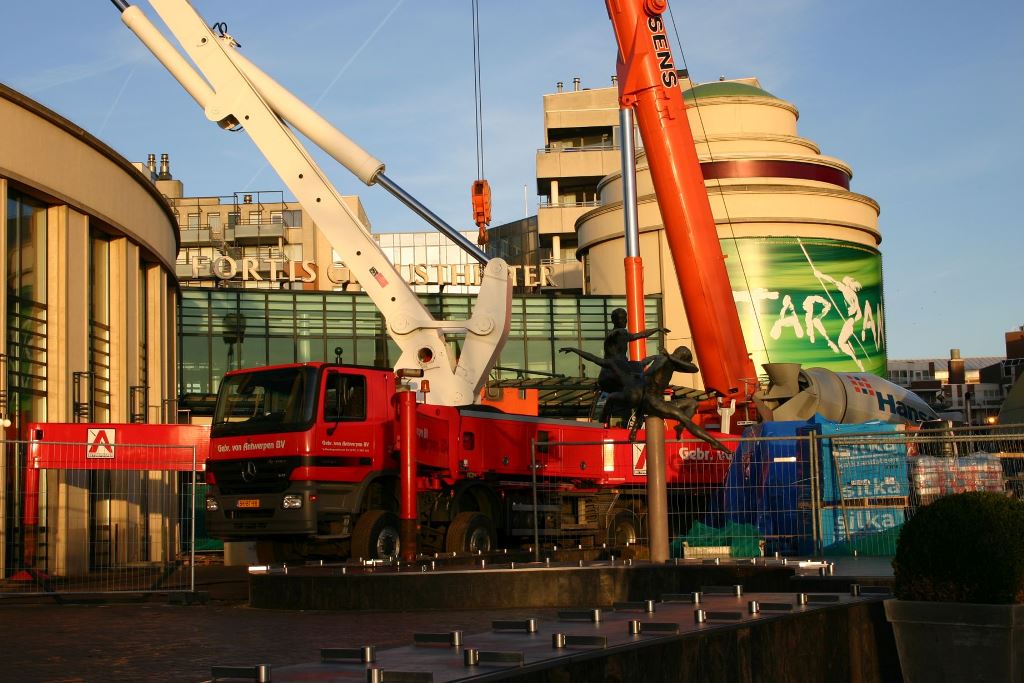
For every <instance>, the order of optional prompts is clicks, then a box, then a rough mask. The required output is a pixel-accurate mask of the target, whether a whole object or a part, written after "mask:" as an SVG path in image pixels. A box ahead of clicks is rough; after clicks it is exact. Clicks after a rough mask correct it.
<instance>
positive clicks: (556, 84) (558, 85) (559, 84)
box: [555, 81, 565, 92]
mask: <svg viewBox="0 0 1024 683" xmlns="http://www.w3.org/2000/svg"><path fill="white" fill-rule="evenodd" d="M555 88H556V89H557V90H558V92H562V90H563V88H565V84H564V83H562V81H558V83H555Z"/></svg>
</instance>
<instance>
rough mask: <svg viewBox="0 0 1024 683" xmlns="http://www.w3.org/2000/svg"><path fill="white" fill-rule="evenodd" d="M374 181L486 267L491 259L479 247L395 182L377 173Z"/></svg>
mask: <svg viewBox="0 0 1024 683" xmlns="http://www.w3.org/2000/svg"><path fill="white" fill-rule="evenodd" d="M376 180H377V184H378V185H380V186H381V187H383V188H384V189H385V190H387V191H388V192H390V193H391V194H392V195H394V196H395V198H396V199H398V201H400V202H402V203H403V204H405V205H406V206H408V207H409V208H410V209H412V211H413V213H415V214H416V215H417V216H419V217H420V218H422V219H423V220H425V221H426V222H428V223H430V224H431V225H433V226H434V227H435V228H437V229H438V230H439V231H441V232H443V233H444V234H445V235H446V236H447V237H448V239H450V240H451V241H452V242H455V244H457V245H459V246H460V247H462V250H463V251H465V252H466V253H467V254H469V255H470V256H472V257H473V258H475V259H476V260H477V261H479V262H480V263H481V264H483V265H487V263H488V261H490V260H491V258H490V257H489V256H488V255H487V254H485V253H484V252H483V251H481V249H480V247H478V246H477V245H475V244H473V242H471V241H470V240H468V239H466V237H465V236H464V235H463V234H462V233H460V232H459V231H458V230H456V229H455V228H453V227H452V226H450V225H448V224H447V223H445V222H444V221H443V220H442V219H441V218H440V217H439V216H438V215H437V214H435V213H434V212H433V211H431V210H430V209H428V208H427V207H425V206H423V204H421V203H420V202H419V201H418V200H417V199H416V198H415V197H413V196H412V195H411V194H409V193H408V192H406V191H405V190H403V189H402V188H401V187H399V186H398V184H397V183H395V181H393V180H391V178H388V177H387V176H386V175H384V174H383V173H378V174H377V178H376Z"/></svg>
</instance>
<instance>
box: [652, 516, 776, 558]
mask: <svg viewBox="0 0 1024 683" xmlns="http://www.w3.org/2000/svg"><path fill="white" fill-rule="evenodd" d="M684 542H685V543H686V544H687V545H688V546H690V547H692V548H696V547H708V546H729V556H730V557H758V556H760V555H761V536H760V534H759V533H758V531H757V527H756V526H754V525H753V524H740V523H739V522H727V523H726V525H725V526H723V527H722V528H720V529H719V528H716V527H713V526H708V525H707V524H704V523H702V522H694V524H693V526H692V527H690V533H688V534H687V535H685V536H678V537H676V538H675V539H674V540H673V541H672V543H671V544H670V546H669V551H670V553H671V555H672V557H682V556H683V543H684Z"/></svg>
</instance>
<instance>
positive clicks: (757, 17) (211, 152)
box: [0, 0, 1024, 359]
mask: <svg viewBox="0 0 1024 683" xmlns="http://www.w3.org/2000/svg"><path fill="white" fill-rule="evenodd" d="M5 4H6V5H7V6H5V8H4V10H3V15H4V24H5V27H6V28H7V30H5V31H4V38H3V40H2V41H0V81H2V82H4V83H5V84H7V85H8V86H10V87H12V88H14V89H16V90H18V91H20V92H22V93H23V94H25V95H27V96H29V97H31V98H33V99H35V100H36V101H38V102H40V103H42V104H43V105H45V106H47V107H49V108H51V109H53V110H55V111H56V112H58V113H60V114H61V115H63V116H65V117H67V118H68V119H70V120H71V121H72V122H74V123H75V124H77V125H79V126H81V127H82V128H84V129H86V130H88V131H89V132H90V133H92V134H94V135H95V136H97V137H98V138H100V139H101V140H103V141H104V142H106V143H107V144H109V145H110V146H111V147H113V148H114V149H115V150H116V151H118V152H119V153H120V154H122V155H123V156H124V157H126V158H128V159H129V160H132V161H143V160H145V158H146V155H147V154H149V153H156V154H160V153H164V152H166V153H168V154H170V158H171V171H172V173H173V174H174V176H175V178H177V179H179V180H182V181H183V182H184V184H185V193H186V195H188V196H196V195H230V194H232V193H234V192H243V191H257V190H258V191H263V190H283V189H284V185H283V183H282V182H281V181H280V180H279V179H278V178H277V176H276V174H275V173H274V172H273V170H272V169H271V168H270V167H269V166H268V165H267V163H266V162H265V161H264V159H263V157H262V155H260V153H259V152H258V151H257V150H256V148H255V146H254V145H253V144H252V142H251V141H250V140H248V139H247V137H246V135H245V133H244V132H239V133H230V132H225V131H222V130H221V129H219V128H218V127H217V126H215V125H214V124H212V123H210V122H208V121H207V120H206V119H205V117H204V116H203V114H202V112H201V111H200V110H199V108H198V107H197V106H196V104H195V103H194V101H193V100H191V98H190V97H189V96H188V95H186V94H185V92H184V91H183V90H182V89H181V87H180V86H179V85H178V84H177V82H175V81H174V80H173V79H172V78H171V77H170V75H169V74H168V73H167V72H166V71H165V70H164V68H163V67H162V66H161V65H160V64H159V63H158V62H157V61H156V60H155V59H154V58H153V57H152V56H151V55H150V54H149V52H148V51H147V50H146V49H145V48H144V47H143V46H142V44H141V43H140V42H139V41H138V40H137V39H136V38H135V36H134V35H133V34H132V33H131V32H130V31H129V30H128V29H127V28H126V27H125V26H124V25H123V24H122V23H121V21H120V19H119V16H118V12H117V10H116V8H115V7H114V6H113V4H111V3H110V2H108V0H53V1H51V2H38V3H28V2H18V3H5ZM133 4H135V3H133ZM192 4H193V6H194V7H195V8H196V9H197V10H198V11H199V13H200V14H201V15H202V16H203V17H204V18H205V19H206V21H207V23H208V24H213V23H214V22H219V21H223V22H226V23H227V25H228V30H229V32H230V33H231V34H232V35H233V36H234V37H235V38H236V39H237V40H238V42H239V43H241V46H242V51H243V53H244V54H245V55H246V56H247V57H249V59H251V60H252V61H253V62H255V63H256V64H257V65H259V66H260V67H261V68H262V69H263V70H264V71H266V72H268V73H269V74H270V75H272V76H273V77H274V78H276V79H277V80H278V81H279V82H280V83H282V84H283V85H285V86H286V87H287V88H289V89H290V90H292V92H294V93H295V94H296V95H298V96H299V97H300V98H302V99H303V100H305V101H306V102H308V103H309V104H311V105H313V106H314V108H316V109H317V110H318V111H319V112H320V113H321V114H322V115H323V116H324V117H325V118H327V119H328V120H329V121H331V122H332V123H334V124H335V125H336V126H337V127H338V128H340V129H341V130H342V131H344V132H345V133H346V134H347V135H349V136H350V137H351V138H352V139H354V140H355V141H357V142H358V143H359V144H361V145H362V146H363V147H364V148H365V149H366V150H368V151H369V152H370V153H371V154H373V155H374V156H376V157H377V158H378V159H380V160H382V161H384V162H385V163H386V164H387V174H388V176H389V177H391V178H392V179H393V180H394V181H395V182H397V183H398V184H399V185H401V186H402V187H404V188H405V189H406V190H407V191H408V192H409V193H411V194H412V195H413V196H415V197H416V198H417V199H419V200H420V201H421V202H423V203H424V204H426V205H427V206H428V207H430V208H431V209H432V210H433V211H434V212H435V213H436V214H438V215H439V216H441V217H442V218H444V219H445V220H447V221H448V222H449V223H451V224H453V225H456V226H458V227H460V228H463V229H471V228H472V227H473V226H472V218H471V207H470V199H469V189H470V185H471V183H472V181H473V180H474V179H475V178H476V168H477V157H476V145H475V139H476V135H475V128H474V121H475V118H474V110H475V106H474V94H473V58H472V55H473V50H472V45H473V42H472V16H471V9H470V7H471V3H470V1H469V0H434V1H432V2H427V1H426V0H305V1H304V2H301V3H285V2H280V1H271V0H248V1H247V2H242V3H239V2H225V1H224V0H194V1H193V3H192ZM479 4H480V27H481V38H480V41H481V78H482V87H481V91H482V110H483V122H484V125H483V139H484V171H485V176H486V177H487V178H488V180H489V182H490V184H491V188H492V191H493V193H494V202H493V203H494V209H493V222H492V225H499V224H501V223H504V222H507V221H510V220H516V219H519V218H522V217H523V216H524V215H526V214H527V213H528V214H534V213H536V204H537V197H536V187H535V153H536V150H537V148H539V147H541V146H542V145H543V122H542V116H541V114H542V99H541V98H542V96H543V95H544V94H546V93H551V92H554V90H555V83H556V82H557V81H563V82H565V83H566V85H567V87H571V83H572V79H573V77H575V76H579V77H580V78H581V79H582V83H583V87H603V86H606V85H609V84H610V77H611V74H612V73H614V65H615V44H614V39H613V36H612V30H611V25H610V23H609V21H608V18H607V14H606V12H605V9H604V4H603V3H601V2H599V1H598V0H516V2H508V1H503V0H481V2H480V3H479ZM141 5H142V8H143V9H144V11H145V12H146V14H147V15H148V16H149V17H150V18H151V19H152V20H154V21H156V20H157V18H156V13H155V11H154V10H153V9H152V7H150V6H149V5H148V3H145V2H144V3H141ZM671 10H672V11H671V14H670V15H667V16H668V18H669V20H670V21H669V23H673V21H674V24H675V28H676V31H673V33H675V34H677V35H676V37H677V39H678V43H677V42H675V41H674V42H673V46H674V50H675V51H676V53H677V54H676V61H677V64H679V65H682V64H684V63H685V65H686V66H687V67H688V68H689V71H690V74H691V77H692V78H693V79H694V80H696V81H698V82H703V81H711V80H717V79H718V78H719V77H722V76H724V77H726V78H741V77H750V76H753V77H757V78H758V79H759V80H760V82H761V84H762V86H763V87H764V88H765V89H766V90H768V91H769V92H771V93H772V94H774V95H776V96H778V97H780V98H782V99H785V100H787V101H789V102H791V103H793V104H794V105H796V106H797V107H798V109H799V110H800V120H799V129H798V132H799V134H800V135H801V136H803V137H806V138H809V139H811V140H813V141H814V142H816V143H817V144H818V145H819V146H820V147H821V150H822V153H823V154H825V155H827V156H833V157H837V158H839V159H841V160H843V161H845V162H846V163H848V164H849V165H851V166H852V168H853V171H854V177H853V181H852V184H851V190H853V191H855V192H858V193H861V194H865V195H867V196H869V197H871V198H873V199H874V200H876V201H877V202H878V203H879V204H880V205H881V216H880V220H879V227H880V230H881V232H882V244H881V250H882V254H883V267H884V278H885V307H886V331H887V336H888V355H889V358H890V359H897V358H926V357H939V358H941V357H948V354H949V350H950V349H951V348H959V349H961V352H962V354H963V355H964V356H987V355H991V356H998V355H1003V354H1004V344H1003V333H1004V332H1006V331H1008V330H1013V329H1017V328H1018V327H1019V326H1021V325H1024V268H1022V267H1021V257H1022V255H1024V211H1021V209H1020V207H1021V205H1022V202H1021V189H1020V187H1021V186H1020V184H1019V175H1020V168H1021V163H1020V160H1021V159H1024V126H1022V121H1024V3H1021V2H1019V0H991V1H989V2H984V3H971V4H968V3H963V2H952V1H949V0H935V1H932V2H924V0H905V1H903V2H891V1H882V0H860V1H858V2H835V1H834V0H775V1H773V2H768V3H766V2H763V1H757V0H692V1H690V2H681V1H677V2H675V3H673V4H672V6H671ZM680 44H681V46H682V56H681V57H680V55H679V54H678V47H677V46H678V45H680ZM314 157H315V158H316V159H317V160H318V161H319V162H320V164H321V166H322V167H323V168H324V170H325V171H326V172H327V174H328V176H329V177H330V178H331V180H332V182H334V184H335V185H336V187H337V188H338V189H339V191H340V192H341V193H342V194H359V195H360V196H361V198H362V200H363V203H364V206H365V208H366V211H367V214H368V216H369V218H370V221H371V222H372V225H373V229H374V230H375V231H378V232H391V231H402V230H424V229H426V227H425V224H423V223H422V222H420V219H418V218H417V217H415V216H414V215H413V214H412V213H411V212H410V211H409V210H408V209H406V208H405V207H404V206H402V205H401V204H399V203H398V202H397V201H395V200H394V199H392V198H391V197H390V195H388V194H387V193H386V192H385V191H384V190H382V189H380V188H367V187H366V186H364V185H362V183H360V182H359V181H358V180H356V179H354V178H353V177H352V176H351V175H350V174H349V173H348V172H347V171H346V170H345V169H343V168H342V167H340V166H338V165H337V164H336V163H334V162H333V161H332V160H330V159H329V158H327V157H326V156H325V155H323V154H319V153H315V154H314ZM524 187H526V192H525V195H526V196H525V199H524Z"/></svg>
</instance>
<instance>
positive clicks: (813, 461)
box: [807, 432, 822, 557]
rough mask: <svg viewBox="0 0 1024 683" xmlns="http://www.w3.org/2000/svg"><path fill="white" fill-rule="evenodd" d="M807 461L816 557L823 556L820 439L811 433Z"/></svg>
mask: <svg viewBox="0 0 1024 683" xmlns="http://www.w3.org/2000/svg"><path fill="white" fill-rule="evenodd" d="M807 460H808V462H809V464H810V477H811V547H812V552H813V553H814V555H815V557H820V556H821V555H822V548H821V535H820V534H819V533H818V526H819V524H820V523H821V521H820V518H819V515H820V513H821V501H820V500H819V495H820V492H819V490H818V439H817V434H815V433H814V432H811V433H810V434H808V435H807Z"/></svg>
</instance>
